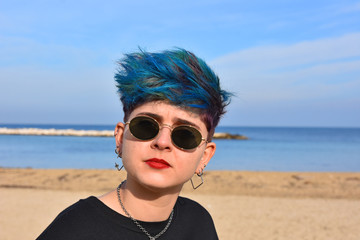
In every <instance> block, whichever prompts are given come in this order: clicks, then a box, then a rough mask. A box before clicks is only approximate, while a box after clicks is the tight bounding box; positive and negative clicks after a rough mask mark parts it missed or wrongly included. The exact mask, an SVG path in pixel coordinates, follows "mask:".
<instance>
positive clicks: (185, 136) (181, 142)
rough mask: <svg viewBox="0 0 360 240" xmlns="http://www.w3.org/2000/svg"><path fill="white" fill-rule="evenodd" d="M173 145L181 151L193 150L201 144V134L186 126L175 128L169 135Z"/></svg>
mask: <svg viewBox="0 0 360 240" xmlns="http://www.w3.org/2000/svg"><path fill="white" fill-rule="evenodd" d="M171 138H172V141H173V143H174V144H175V145H176V146H178V147H179V148H182V149H193V148H196V147H197V146H199V144H200V143H201V133H200V132H199V131H198V130H196V129H195V128H192V127H188V126H179V127H176V128H175V129H174V130H173V131H172V134H171Z"/></svg>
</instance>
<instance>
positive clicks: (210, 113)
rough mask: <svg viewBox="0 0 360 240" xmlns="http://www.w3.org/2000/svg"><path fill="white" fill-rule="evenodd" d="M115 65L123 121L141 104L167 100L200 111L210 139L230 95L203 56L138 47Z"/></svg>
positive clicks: (187, 52) (182, 50) (179, 51)
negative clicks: (150, 51) (146, 49)
mask: <svg viewBox="0 0 360 240" xmlns="http://www.w3.org/2000/svg"><path fill="white" fill-rule="evenodd" d="M118 64H119V69H118V71H117V73H116V74H115V81H116V82H117V84H116V86H117V88H118V93H119V94H120V100H121V102H122V104H123V110H124V114H125V116H124V119H125V121H126V120H127V119H128V117H129V115H130V113H131V112H132V111H133V110H134V109H135V108H136V107H138V106H140V105H141V104H144V103H147V102H151V101H158V100H163V101H168V102H170V103H171V104H174V105H176V106H180V107H184V108H186V109H190V110H193V111H196V112H198V113H200V116H201V119H202V121H203V122H204V123H205V125H206V127H207V130H208V132H209V139H211V137H212V135H213V133H214V129H215V127H216V126H217V124H218V123H219V120H220V117H221V115H223V114H224V113H225V106H226V105H228V104H229V101H230V95H231V94H230V93H229V92H226V91H224V90H222V89H221V88H220V83H219V78H218V77H217V76H216V75H215V73H214V72H213V71H212V70H211V69H210V67H209V66H208V65H207V64H206V63H205V62H204V61H203V60H202V59H200V58H198V57H196V56H195V55H194V54H193V53H191V52H189V51H186V50H184V49H175V50H172V51H163V52H160V53H149V52H145V51H142V50H140V51H139V52H137V53H131V54H126V55H125V57H124V58H123V59H122V60H120V61H119V62H118Z"/></svg>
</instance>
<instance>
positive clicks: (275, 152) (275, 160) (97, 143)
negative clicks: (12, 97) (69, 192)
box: [0, 124, 360, 172]
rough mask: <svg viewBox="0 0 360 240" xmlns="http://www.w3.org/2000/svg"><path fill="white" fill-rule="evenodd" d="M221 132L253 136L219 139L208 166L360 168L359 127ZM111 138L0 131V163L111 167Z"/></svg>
mask: <svg viewBox="0 0 360 240" xmlns="http://www.w3.org/2000/svg"><path fill="white" fill-rule="evenodd" d="M0 127H7V128H41V129H49V128H55V129H76V130H113V129H114V127H115V126H113V125H51V124H48V125H43V124H42V125H35V124H0ZM216 132H227V133H231V134H241V135H245V136H247V137H248V138H249V139H248V140H226V139H217V140H214V142H215V143H216V145H217V149H216V153H215V155H214V157H213V158H212V160H211V161H210V163H209V165H208V166H207V168H206V169H208V170H242V171H296V172H299V171H300V172H360V128H318V127H242V126H238V127H229V126H220V127H218V128H217V129H216ZM114 149H115V141H114V139H113V138H112V137H72V136H27V135H26V136H25V135H0V167H9V168H18V167H20V168H43V169H48V168H57V169H64V168H77V169H111V168H113V166H114V163H115V162H119V160H120V159H117V158H116V155H115V152H114Z"/></svg>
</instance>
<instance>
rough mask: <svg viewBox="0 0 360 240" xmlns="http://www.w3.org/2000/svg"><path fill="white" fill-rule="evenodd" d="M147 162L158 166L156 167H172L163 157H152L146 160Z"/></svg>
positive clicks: (155, 166)
mask: <svg viewBox="0 0 360 240" xmlns="http://www.w3.org/2000/svg"><path fill="white" fill-rule="evenodd" d="M145 162H146V163H147V165H149V166H150V167H152V168H156V169H164V168H169V167H170V164H169V163H168V162H167V161H165V160H163V159H158V158H151V159H148V160H146V161H145Z"/></svg>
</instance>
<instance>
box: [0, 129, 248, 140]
mask: <svg viewBox="0 0 360 240" xmlns="http://www.w3.org/2000/svg"><path fill="white" fill-rule="evenodd" d="M0 135H33V136H77V137H113V136H114V131H110V130H102V131H101V130H75V129H55V128H50V129H41V128H0ZM213 138H214V139H237V140H247V139H248V137H246V136H243V135H239V134H230V133H215V134H214V137H213Z"/></svg>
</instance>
